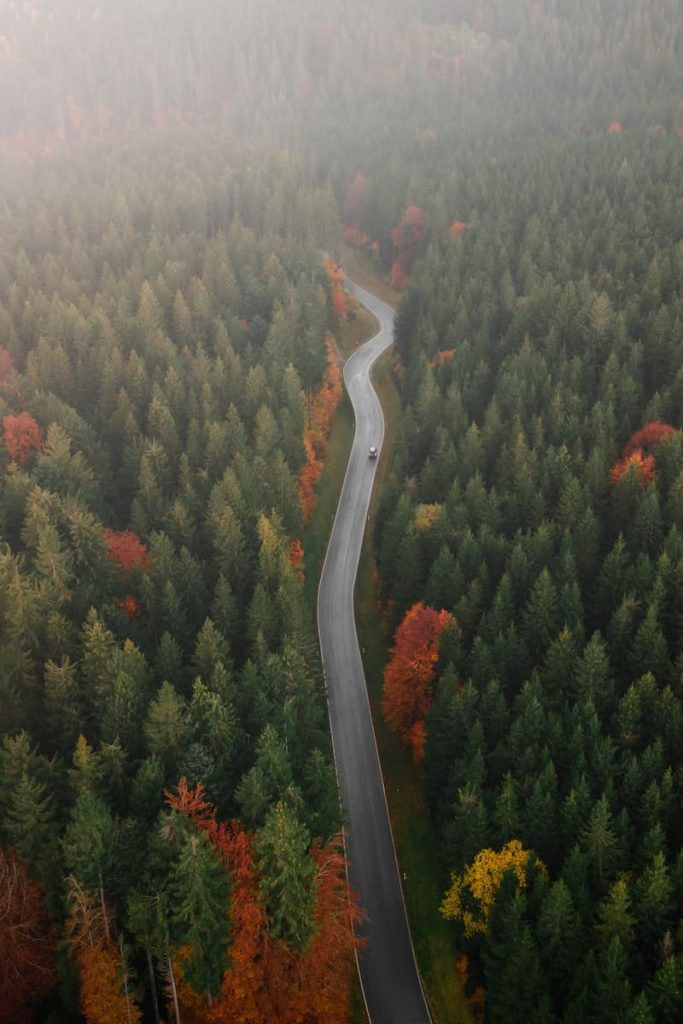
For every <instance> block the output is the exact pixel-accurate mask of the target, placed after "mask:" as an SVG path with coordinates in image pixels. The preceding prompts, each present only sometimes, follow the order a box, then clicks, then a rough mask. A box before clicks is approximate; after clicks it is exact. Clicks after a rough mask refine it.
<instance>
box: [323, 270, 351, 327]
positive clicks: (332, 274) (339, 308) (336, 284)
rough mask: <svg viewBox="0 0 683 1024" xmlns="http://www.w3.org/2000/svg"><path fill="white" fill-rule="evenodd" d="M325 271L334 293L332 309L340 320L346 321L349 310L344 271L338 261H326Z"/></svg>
mask: <svg viewBox="0 0 683 1024" xmlns="http://www.w3.org/2000/svg"><path fill="white" fill-rule="evenodd" d="M325 270H326V272H327V276H328V278H329V279H330V288H331V291H332V307H333V309H334V312H335V315H336V316H337V317H338V318H339V319H340V320H346V316H347V312H348V311H347V308H346V290H345V288H344V271H343V270H342V268H341V267H340V266H339V264H338V263H337V261H336V260H326V261H325Z"/></svg>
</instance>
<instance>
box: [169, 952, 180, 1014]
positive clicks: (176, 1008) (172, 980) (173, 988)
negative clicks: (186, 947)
mask: <svg viewBox="0 0 683 1024" xmlns="http://www.w3.org/2000/svg"><path fill="white" fill-rule="evenodd" d="M166 963H167V964H168V980H169V981H170V983H171V995H172V996H173V1010H174V1012H175V1020H176V1024H182V1022H181V1020H180V1007H179V1006H178V990H177V988H176V984H175V974H174V973H173V961H172V960H171V954H170V953H167V954H166Z"/></svg>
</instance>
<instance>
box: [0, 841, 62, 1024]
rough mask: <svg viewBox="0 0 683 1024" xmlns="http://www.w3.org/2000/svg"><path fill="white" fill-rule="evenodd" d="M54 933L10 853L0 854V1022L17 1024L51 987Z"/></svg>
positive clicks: (35, 888)
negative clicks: (0, 1020) (0, 1019)
mask: <svg viewBox="0 0 683 1024" xmlns="http://www.w3.org/2000/svg"><path fill="white" fill-rule="evenodd" d="M56 943H57V932H56V928H55V926H54V925H53V924H52V923H51V922H50V920H49V918H48V915H47V911H46V909H45V903H44V901H43V893H42V890H41V888H40V886H39V885H38V883H37V882H34V881H33V880H32V879H31V877H30V875H29V873H28V870H27V869H26V867H25V865H24V864H23V862H22V861H21V860H20V859H19V858H18V857H17V855H16V854H15V853H14V851H13V850H3V849H0V1017H1V1018H2V1020H6V1021H12V1022H13V1024H23V1022H24V1021H30V1020H32V1019H33V1015H32V1013H31V1008H32V1006H34V1005H35V1004H36V1003H38V1002H40V1000H41V999H43V998H44V997H45V996H46V995H48V994H49V993H50V992H51V991H52V989H53V988H54V986H55V984H56V982H57V975H56V973H55V964H56V959H57V951H56Z"/></svg>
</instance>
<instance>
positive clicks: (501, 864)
mask: <svg viewBox="0 0 683 1024" xmlns="http://www.w3.org/2000/svg"><path fill="white" fill-rule="evenodd" d="M529 856H530V851H529V850H525V849H524V847H523V846H522V844H521V843H520V841H519V839H512V840H511V841H510V842H509V843H506V844H505V846H504V847H503V848H502V850H499V851H496V850H489V849H486V850H480V851H479V853H478V854H477V856H476V857H475V858H474V860H473V861H472V863H471V864H470V866H469V867H468V868H466V869H465V871H464V872H463V874H462V875H457V874H455V873H453V874H452V875H451V884H450V887H449V889H448V891H447V892H446V895H445V896H444V898H443V902H442V903H441V913H442V914H443V916H444V917H448V918H451V919H452V920H455V921H462V923H463V925H464V928H465V935H467V937H468V938H471V937H472V936H473V935H475V934H476V933H477V932H482V933H484V934H486V932H487V930H488V922H489V914H490V913H491V907H492V906H493V902H494V900H495V898H496V893H497V892H498V889H499V887H500V884H501V882H502V881H503V878H504V877H505V874H506V872H507V871H510V870H512V871H514V873H515V875H516V876H517V881H518V882H519V884H520V886H521V887H522V888H523V887H524V886H525V885H526V878H527V867H528V864H529ZM535 864H536V866H537V867H539V868H540V869H541V870H542V871H545V866H544V865H543V864H542V862H541V861H538V860H537V861H536V862H535Z"/></svg>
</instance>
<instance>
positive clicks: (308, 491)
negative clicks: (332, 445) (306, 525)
mask: <svg viewBox="0 0 683 1024" xmlns="http://www.w3.org/2000/svg"><path fill="white" fill-rule="evenodd" d="M341 395H342V376H341V370H340V368H339V363H338V361H337V357H336V354H335V351H334V346H333V345H332V342H331V341H329V340H328V342H327V370H326V372H325V379H324V381H323V386H322V387H321V389H320V391H319V392H318V393H317V395H316V396H315V398H314V399H313V403H312V407H311V417H310V422H309V424H308V426H307V427H306V429H305V431H304V448H305V451H306V465H305V466H304V467H303V469H301V470H300V471H299V476H298V479H299V484H298V491H299V500H300V501H301V507H302V508H303V510H304V517H305V519H306V522H308V521H309V520H310V518H311V516H312V515H313V509H314V508H315V487H316V484H317V483H318V480H319V479H320V474H321V473H322V471H323V466H324V465H325V463H324V456H325V452H326V450H327V439H328V437H329V433H330V428H331V426H332V419H333V417H334V414H335V411H336V409H337V406H338V405H339V400H340V398H341Z"/></svg>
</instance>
